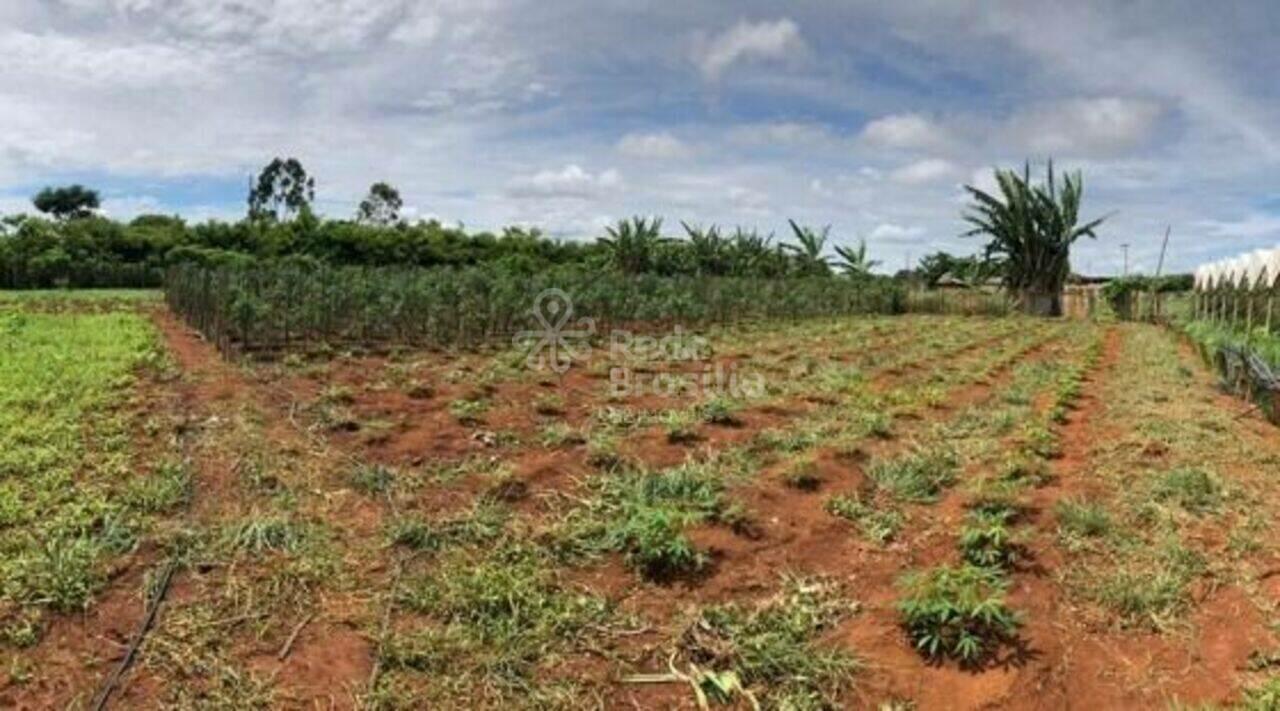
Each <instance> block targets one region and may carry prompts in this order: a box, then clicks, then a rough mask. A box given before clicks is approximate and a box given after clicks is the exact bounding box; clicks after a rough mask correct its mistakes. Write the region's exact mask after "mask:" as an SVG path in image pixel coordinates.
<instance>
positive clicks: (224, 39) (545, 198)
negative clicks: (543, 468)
mask: <svg viewBox="0 0 1280 711" xmlns="http://www.w3.org/2000/svg"><path fill="white" fill-rule="evenodd" d="M1277 30H1280V4H1277V3H1274V2H1267V1H1265V0H1261V1H1259V2H1256V3H1245V2H1226V3H1220V4H1214V5H1212V6H1210V5H1206V4H1205V3H1203V2H1198V1H1188V2H1176V1H1170V0H1160V1H1153V2H1142V1H1134V2H1124V3H1120V2H1098V3H1093V2H1070V3H1063V2H1045V3H1038V2H1023V1H1018V2H993V1H976V0H975V1H974V2H963V1H961V0H939V1H937V2H925V1H918V2H899V3H885V2H856V1H852V0H840V1H839V2H836V1H831V2H804V1H796V2H787V3H780V2H762V1H761V2H757V1H754V0H724V1H722V2H713V1H710V0H703V1H699V2H671V1H667V2H644V1H642V0H626V1H613V0H529V1H527V2H526V1H523V0H441V1H439V2H414V1H412V0H252V1H250V0H5V1H4V2H3V3H2V4H0V57H3V58H4V59H3V65H2V66H0V212H3V213H11V212H16V211H20V210H24V209H26V205H27V204H28V202H27V201H28V198H29V196H30V195H31V194H32V193H33V192H34V191H35V190H36V189H38V188H39V187H40V186H42V185H45V184H50V183H59V182H65V181H81V182H85V183H87V184H90V185H92V186H95V187H97V188H99V189H100V190H101V191H102V193H103V194H104V196H105V198H106V200H105V205H104V206H105V208H106V210H107V211H108V212H109V213H110V214H111V215H113V216H117V217H130V216H132V215H136V214H138V213H140V212H155V211H161V212H177V213H180V214H182V215H184V216H187V217H190V218H193V219H203V218H207V217H235V216H238V215H240V214H241V213H242V212H243V208H244V198H245V192H246V184H247V181H248V178H249V176H250V174H251V173H253V172H254V171H255V169H257V168H258V167H260V166H261V165H262V164H263V163H265V162H267V161H268V160H270V159H271V158H272V157H273V156H275V155H282V156H287V155H292V156H296V157H298V158H299V159H301V160H302V161H303V163H304V165H305V166H306V167H307V168H308V170H309V171H310V172H311V173H312V174H313V175H314V176H315V177H316V180H317V184H318V189H317V203H318V208H319V210H320V211H321V212H323V213H324V214H327V215H330V216H348V215H350V214H352V213H353V211H354V206H355V204H356V202H358V200H359V199H360V197H361V196H362V194H363V193H364V192H365V191H366V190H367V188H368V186H369V184H370V183H371V182H373V181H377V180H386V181H389V182H391V183H392V184H394V185H396V186H398V187H399V188H400V190H401V192H402V193H403V194H404V196H405V200H406V203H407V204H408V205H409V206H410V208H411V214H413V215H416V216H421V217H429V216H435V217H439V218H440V219H442V220H444V221H446V222H458V221H460V222H462V223H464V224H466V225H468V226H471V227H485V228H490V227H498V226H501V225H506V224H530V225H536V226H540V227H542V228H543V229H544V230H545V231H547V232H549V233H552V234H556V235H563V236H566V237H588V236H593V235H595V234H598V233H599V232H600V226H601V225H603V224H605V223H608V222H610V221H612V220H615V219H617V218H619V217H624V216H627V215H631V214H659V215H663V216H666V218H667V223H668V224H669V225H671V226H673V227H674V226H676V225H677V223H676V221H677V220H679V219H684V220H688V221H692V222H699V223H703V224H706V223H712V222H716V223H721V224H725V225H746V226H757V227H759V228H761V229H764V230H766V231H769V230H776V231H778V232H779V234H780V235H781V234H782V231H783V230H784V229H785V225H786V222H785V220H786V218H788V217H794V218H796V219H797V220H798V221H801V222H806V223H811V224H816V225H821V224H831V225H832V234H833V236H834V237H835V238H836V239H837V240H838V241H840V242H854V241H856V240H857V239H858V238H859V237H865V238H866V239H867V241H868V243H869V245H870V250H871V252H872V253H873V256H875V257H877V258H879V259H882V260H884V261H885V262H886V264H887V265H888V266H890V267H893V268H897V267H899V266H900V265H902V264H903V263H904V261H905V260H907V259H910V258H918V257H919V256H920V255H921V254H924V253H926V252H929V251H932V250H935V249H939V248H945V249H949V250H953V251H958V252H971V251H974V250H976V249H977V248H978V246H979V242H978V241H977V240H975V239H972V238H969V239H963V238H960V237H959V234H960V232H962V230H963V224H962V222H961V221H960V217H959V216H960V212H961V209H962V207H963V204H964V199H963V195H962V191H961V189H960V186H961V185H962V184H964V183H977V184H986V183H988V182H989V177H988V176H989V173H990V170H991V167H992V166H995V165H1001V166H1011V165H1015V164H1020V163H1021V162H1022V161H1023V160H1024V159H1026V158H1030V159H1032V160H1034V161H1043V160H1044V159H1045V158H1047V157H1050V156H1052V157H1053V158H1054V160H1055V161H1056V162H1057V163H1058V164H1060V165H1061V166H1065V167H1068V168H1072V169H1081V170H1083V171H1084V173H1085V182H1086V200H1085V207H1086V216H1087V217H1091V216H1093V215H1094V214H1102V213H1108V212H1112V211H1114V212H1115V215H1114V217H1112V218H1111V220H1110V221H1109V222H1108V223H1107V224H1106V226H1105V228H1104V229H1103V230H1102V235H1101V238H1100V239H1099V240H1098V241H1097V242H1096V243H1090V244H1086V245H1084V246H1083V247H1081V248H1080V249H1079V250H1078V252H1077V255H1076V257H1075V263H1076V267H1077V269H1078V270H1081V271H1086V272H1090V273H1109V272H1116V271H1119V270H1120V269H1121V263H1122V256H1121V255H1122V251H1121V247H1120V245H1121V244H1124V243H1128V244H1130V245H1132V246H1131V251H1130V254H1131V260H1132V263H1133V264H1134V265H1135V266H1136V267H1137V268H1145V269H1146V270H1147V271H1151V270H1153V269H1154V266H1155V261H1156V256H1157V254H1158V252H1159V245H1160V238H1161V236H1162V234H1163V232H1164V228H1165V225H1166V224H1170V225H1172V228H1173V237H1172V241H1171V245H1170V258H1169V261H1170V263H1171V265H1172V267H1173V268H1175V269H1186V268H1190V267H1192V266H1194V265H1195V264H1197V263H1199V262H1200V261H1202V260H1205V259H1208V258H1211V257H1216V256H1223V255H1229V254H1234V253H1235V252H1238V251H1242V250H1244V249H1248V248H1255V247H1263V246H1273V245H1276V244H1277V243H1280V170H1277V168H1278V167H1280V82H1277V81H1276V77H1277V76H1280V52H1277V51H1275V44H1274V41H1275V39H1274V38H1275V34H1276V32H1277Z"/></svg>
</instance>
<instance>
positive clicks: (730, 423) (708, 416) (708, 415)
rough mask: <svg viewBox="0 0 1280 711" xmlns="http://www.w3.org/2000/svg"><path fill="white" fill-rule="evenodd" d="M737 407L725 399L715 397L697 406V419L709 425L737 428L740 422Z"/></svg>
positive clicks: (731, 401)
mask: <svg viewBox="0 0 1280 711" xmlns="http://www.w3.org/2000/svg"><path fill="white" fill-rule="evenodd" d="M737 411H738V406H737V404H736V403H735V402H734V401H733V400H730V399H729V398H727V397H723V396H716V397H713V398H710V399H709V400H705V401H703V402H702V403H699V404H698V407H697V414H698V419H700V420H702V421H703V422H705V423H707V424H710V425H724V426H727V427H739V426H741V425H742V420H741V419H739V418H738V416H737Z"/></svg>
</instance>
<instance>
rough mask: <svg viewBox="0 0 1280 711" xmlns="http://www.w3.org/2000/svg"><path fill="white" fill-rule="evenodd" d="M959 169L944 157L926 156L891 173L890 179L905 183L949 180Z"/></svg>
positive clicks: (918, 183) (921, 183) (920, 183)
mask: <svg viewBox="0 0 1280 711" xmlns="http://www.w3.org/2000/svg"><path fill="white" fill-rule="evenodd" d="M958 171H959V169H958V168H956V166H955V164H954V163H952V162H951V161H949V160H946V159H943V158H925V159H922V160H918V161H915V162H914V163H908V164H907V165H904V166H902V167H901V168H898V169H897V170H895V171H893V172H892V173H890V174H889V179H890V180H892V181H894V182H895V183H902V184H904V185H923V184H925V183H936V182H939V181H943V180H949V179H951V178H953V177H955V176H956V174H957V173H958Z"/></svg>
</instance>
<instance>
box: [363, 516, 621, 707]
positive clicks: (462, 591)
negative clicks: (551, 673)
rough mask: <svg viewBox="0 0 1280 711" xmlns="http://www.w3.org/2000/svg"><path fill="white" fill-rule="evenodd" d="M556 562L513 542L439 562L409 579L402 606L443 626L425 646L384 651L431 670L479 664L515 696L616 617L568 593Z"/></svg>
mask: <svg viewBox="0 0 1280 711" xmlns="http://www.w3.org/2000/svg"><path fill="white" fill-rule="evenodd" d="M553 564H554V561H552V560H550V559H548V558H547V557H546V556H545V555H544V554H543V553H542V551H540V550H539V549H538V548H536V547H535V546H532V545H528V544H524V543H519V542H514V541H508V542H504V543H503V544H502V545H499V546H498V547H497V548H495V549H494V550H492V551H491V552H488V553H486V554H484V555H483V556H481V557H479V558H477V557H476V556H474V555H472V554H469V553H465V552H461V551H460V552H459V553H457V554H455V555H453V556H450V557H449V558H447V559H445V560H442V561H440V562H439V564H438V565H433V566H432V567H431V569H430V570H429V571H428V572H425V573H423V574H421V575H419V576H416V577H413V578H410V579H409V580H407V581H406V584H405V585H403V586H402V588H401V591H400V593H399V597H398V601H399V603H400V604H401V605H403V606H404V607H405V608H407V609H410V610H413V611H415V612H419V613H421V614H424V615H429V616H430V617H432V618H433V619H434V620H435V621H437V622H438V623H439V624H440V625H442V627H441V628H440V630H439V631H438V632H433V633H428V634H431V635H432V636H431V637H429V638H426V639H425V640H419V641H420V642H422V641H425V642H426V644H417V645H413V646H412V647H409V648H407V649H406V648H405V647H400V648H399V649H397V648H396V647H395V646H394V645H393V646H392V648H391V649H384V651H389V652H392V653H393V656H392V661H394V662H395V663H397V664H401V665H406V666H413V667H426V668H432V667H434V665H436V664H438V663H440V662H442V661H445V660H447V663H448V665H449V668H450V669H451V670H452V669H455V668H456V665H459V664H461V665H464V666H472V667H474V670H475V671H477V672H479V673H481V674H482V675H484V676H485V677H486V678H485V681H486V682H496V683H497V685H499V686H503V687H506V686H511V687H512V688H510V689H509V690H510V691H516V690H517V688H518V687H520V686H527V684H528V680H529V676H530V675H531V674H532V673H533V671H534V670H535V669H536V667H537V665H538V664H539V663H540V662H541V661H543V660H546V659H548V658H549V657H551V656H554V652H555V651H556V650H561V651H563V650H570V649H572V648H573V646H574V644H575V642H576V641H577V640H579V639H580V638H582V637H584V636H585V635H586V634H587V632H588V630H589V629H590V628H592V627H594V626H598V625H601V624H602V623H604V622H606V621H607V619H608V617H609V614H610V610H609V605H608V603H607V601H606V600H604V599H603V598H601V597H598V596H595V595H591V594H587V593H585V592H577V591H570V590H567V589H565V588H564V587H563V586H562V585H561V584H560V583H559V581H558V580H557V579H556V576H555V574H554V565H553ZM433 648H434V649H435V650H438V653H433V652H432V651H430V650H431V649H433ZM521 682H523V683H521Z"/></svg>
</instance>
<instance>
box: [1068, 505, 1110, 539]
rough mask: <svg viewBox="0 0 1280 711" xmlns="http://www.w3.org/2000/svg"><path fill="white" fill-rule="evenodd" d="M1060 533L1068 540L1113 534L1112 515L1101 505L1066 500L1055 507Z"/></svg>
mask: <svg viewBox="0 0 1280 711" xmlns="http://www.w3.org/2000/svg"><path fill="white" fill-rule="evenodd" d="M1054 513H1055V515H1056V516H1057V519H1058V533H1059V535H1060V536H1062V537H1064V538H1067V539H1077V540H1078V539H1084V538H1099V537H1102V536H1105V535H1107V534H1108V533H1110V532H1111V527H1112V522H1111V514H1110V513H1109V512H1108V511H1107V509H1106V508H1105V507H1103V506H1102V505H1101V504H1098V503H1094V502H1089V501H1084V500H1080V499H1064V500H1062V501H1059V502H1058V504H1057V506H1055V507H1054Z"/></svg>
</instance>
